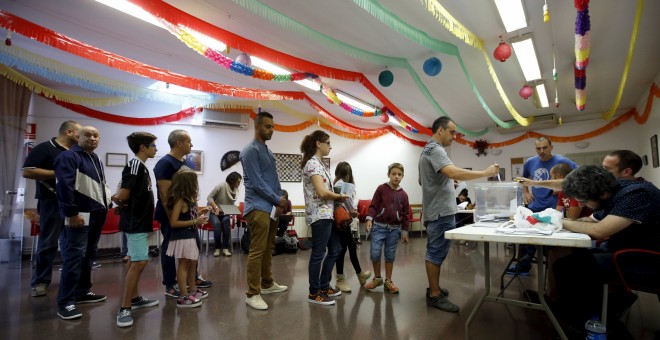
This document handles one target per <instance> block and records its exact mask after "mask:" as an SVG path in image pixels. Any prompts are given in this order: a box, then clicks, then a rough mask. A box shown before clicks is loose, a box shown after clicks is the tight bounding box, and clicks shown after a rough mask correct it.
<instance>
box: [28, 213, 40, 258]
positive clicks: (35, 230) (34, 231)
mask: <svg viewBox="0 0 660 340" xmlns="http://www.w3.org/2000/svg"><path fill="white" fill-rule="evenodd" d="M40 234H41V227H40V226H39V223H37V221H30V236H32V248H31V250H30V262H32V261H33V260H34V252H35V251H36V249H37V244H39V235H40Z"/></svg>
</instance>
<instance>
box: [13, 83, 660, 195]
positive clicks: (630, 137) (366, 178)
mask: <svg viewBox="0 0 660 340" xmlns="http://www.w3.org/2000/svg"><path fill="white" fill-rule="evenodd" d="M645 103H646V95H645V96H644V98H643V100H641V101H640V105H639V106H641V107H639V106H638V110H639V111H640V112H642V111H643V108H644V105H645ZM103 110H106V111H108V112H112V110H115V111H116V112H117V114H123V115H126V114H127V113H126V112H132V111H136V110H140V111H145V110H149V111H154V113H153V114H152V115H151V116H160V115H165V114H168V113H172V112H176V111H177V110H178V109H176V108H173V107H171V106H167V105H162V104H159V105H152V104H130V105H123V106H118V107H108V108H103ZM32 112H33V113H32V114H33V116H32V117H31V119H32V120H33V121H34V122H36V123H37V142H41V141H44V140H47V139H48V138H50V137H51V136H54V135H55V134H56V131H57V129H58V127H59V125H60V124H61V122H62V121H64V120H66V119H74V120H76V121H78V122H80V123H81V124H83V125H93V126H95V127H97V128H98V129H99V131H100V132H101V143H100V146H99V148H98V149H97V153H98V154H99V155H100V156H101V157H102V159H103V160H104V161H105V154H106V153H107V152H114V153H127V154H129V158H130V157H131V156H132V154H131V151H130V149H129V148H128V145H127V144H126V136H127V135H128V134H130V133H131V132H133V131H138V130H144V131H149V132H152V133H154V134H155V135H157V136H158V137H159V139H158V141H157V145H158V154H157V157H159V156H163V155H165V154H167V152H168V151H169V146H168V145H167V136H168V134H169V132H170V131H172V130H173V129H178V128H182V129H186V130H188V131H189V132H190V134H191V136H192V143H193V145H194V147H193V149H195V150H203V151H204V173H203V174H202V175H200V177H199V181H200V191H201V192H200V196H201V198H202V199H204V198H205V197H206V196H207V194H208V193H209V192H210V191H211V189H212V188H213V187H214V186H215V185H216V184H218V183H220V182H221V181H224V179H225V178H226V176H227V174H229V173H230V172H232V171H237V172H239V173H242V172H243V171H242V168H241V165H240V163H239V164H236V165H234V166H233V167H232V168H230V169H227V170H225V171H224V172H223V171H220V159H221V157H222V155H224V154H225V153H226V152H228V151H231V150H238V151H240V150H241V149H242V148H243V147H244V146H245V144H247V143H248V142H249V141H250V140H251V139H252V137H253V135H254V130H253V127H252V126H250V128H249V130H232V129H220V128H206V127H198V126H188V125H175V124H166V125H157V126H130V125H120V124H115V123H109V122H105V121H99V120H94V119H91V118H89V117H86V116H82V115H79V114H77V113H74V112H72V111H69V110H67V109H64V108H62V107H60V106H58V105H55V104H53V103H51V102H50V101H47V100H44V99H43V98H40V97H37V98H36V99H35V100H34V106H33V108H32ZM287 121H290V120H289V119H287ZM275 122H276V123H277V115H276V116H275ZM659 123H660V104H657V105H655V108H654V110H653V112H652V114H651V117H650V118H649V121H648V123H646V124H645V125H639V124H638V123H637V122H635V121H634V119H630V120H628V121H626V122H625V123H623V124H622V125H620V126H618V127H616V128H615V129H613V130H612V131H610V132H608V133H605V134H603V135H601V136H598V137H595V138H592V139H589V140H588V142H589V143H590V145H589V147H587V148H586V149H578V148H576V147H575V145H574V144H573V143H558V142H554V143H553V144H554V153H555V154H568V153H580V152H595V151H603V150H615V149H629V150H633V151H635V152H637V153H639V154H640V155H648V159H649V165H648V166H644V167H643V169H642V171H641V172H640V175H641V176H644V177H645V178H647V179H648V180H650V181H653V182H655V183H660V168H656V169H653V168H652V166H651V155H650V143H649V138H650V137H651V136H652V135H653V134H658V130H659V128H658V127H659V126H660V124H659ZM605 124H607V122H605V121H602V120H594V121H587V122H578V123H571V124H564V125H563V126H560V127H558V128H554V129H549V130H543V131H540V132H541V133H544V134H547V135H550V136H572V135H577V134H581V133H585V132H588V131H592V130H594V129H595V128H597V127H600V126H603V125H605ZM315 129H316V127H315V126H313V127H310V128H308V129H306V130H303V131H299V132H294V133H285V132H277V131H276V132H275V134H274V135H273V139H272V140H271V141H269V142H268V146H269V148H270V149H271V150H272V151H273V152H275V153H299V152H300V150H299V147H300V142H301V141H302V139H303V137H304V136H305V135H306V134H309V133H311V132H312V131H314V130H315ZM330 135H331V137H330V138H331V142H332V151H331V153H330V155H329V157H330V158H331V167H332V169H331V171H332V172H333V173H334V167H335V165H336V164H337V163H338V162H340V161H347V162H349V163H350V164H351V166H352V167H353V173H354V176H355V178H356V181H357V189H358V196H359V197H360V198H366V199H370V198H371V196H372V195H373V192H374V190H375V189H376V187H377V186H378V185H380V184H381V183H384V182H385V181H387V166H388V165H389V164H391V163H393V162H400V163H402V164H403V165H404V167H405V170H406V171H405V177H404V179H403V182H402V186H403V188H404V189H405V190H406V191H407V192H408V195H409V197H410V203H411V204H421V201H422V199H421V188H420V186H419V185H418V184H417V160H418V157H419V153H420V151H421V148H420V147H418V146H414V145H412V144H410V143H408V142H406V141H404V140H401V139H399V138H397V137H395V136H394V135H391V134H388V135H386V136H383V137H380V138H377V139H374V140H354V139H347V138H342V137H339V136H336V135H333V134H330ZM516 136H517V135H516V134H511V135H499V134H497V133H496V132H493V133H489V134H487V135H485V136H481V137H479V139H485V140H487V141H488V142H489V143H495V142H501V141H505V140H508V139H510V138H514V137H516ZM502 151H503V152H502V153H501V154H500V155H498V156H493V155H492V154H491V153H490V152H489V154H488V155H487V156H480V157H477V156H476V155H475V150H473V149H471V148H469V147H466V146H463V145H460V144H457V143H454V145H453V146H452V147H451V150H450V153H451V158H452V161H453V162H454V163H455V164H456V165H457V166H459V167H471V168H473V169H475V170H479V169H483V168H485V167H487V166H488V165H490V164H492V163H494V162H497V163H498V164H500V166H501V167H504V168H506V176H505V178H506V180H507V181H508V180H511V161H510V160H511V158H516V157H528V156H533V155H535V151H534V139H527V140H525V141H523V142H520V143H517V144H514V145H511V146H507V147H505V148H503V150H502ZM148 164H149V165H151V167H153V165H154V164H155V160H153V161H150V162H149V163H148ZM121 170H122V169H121V168H119V167H106V173H107V176H108V183H109V185H110V187H111V188H113V189H114V187H115V186H116V185H117V183H118V181H119V179H120V177H121ZM483 181H485V179H483V180H475V181H470V182H469V183H468V186H469V188H470V189H472V187H473V185H474V183H478V182H483ZM154 183H155V182H154ZM282 188H283V189H285V190H287V191H288V192H289V196H290V199H291V201H292V203H293V205H297V206H302V205H304V199H303V194H302V182H297V183H288V182H284V183H282ZM241 189H242V188H241ZM26 196H27V201H26V207H36V201H35V200H34V199H33V198H32V197H33V196H34V183H33V182H31V183H29V184H28V194H27V195H26ZM243 197H244V192H243V190H241V195H240V196H239V201H241V200H243Z"/></svg>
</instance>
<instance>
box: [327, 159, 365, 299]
mask: <svg viewBox="0 0 660 340" xmlns="http://www.w3.org/2000/svg"><path fill="white" fill-rule="evenodd" d="M344 182H346V183H351V184H355V181H354V180H353V169H351V165H350V164H348V163H347V162H339V164H337V167H336V168H335V182H334V186H335V188H336V187H338V186H339V187H340V188H341V185H342V183H344ZM335 191H337V190H335ZM343 204H344V207H345V208H346V210H347V211H349V212H350V213H351V217H353V221H352V223H351V225H352V224H354V223H359V222H357V219H356V217H357V199H356V195H355V190H353V192H351V193H350V194H349V199H348V200H347V202H344V203H343ZM333 230H334V231H333V232H336V233H338V234H339V242H340V244H341V252H340V253H339V257H338V258H337V262H336V266H337V280H336V287H337V289H339V290H341V291H342V292H350V291H351V287H350V286H349V285H348V284H347V283H346V275H345V274H344V256H346V250H348V254H349V257H350V259H351V264H353V269H355V273H356V274H357V276H358V280H359V281H360V286H364V284H365V283H367V280H368V279H369V277H371V272H370V271H368V270H367V271H362V268H361V267H360V260H358V256H357V248H356V247H357V246H356V245H355V239H353V233H352V231H351V227H350V226H349V227H346V228H344V229H342V230H337V229H335V228H333Z"/></svg>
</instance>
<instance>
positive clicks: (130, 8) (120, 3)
mask: <svg viewBox="0 0 660 340" xmlns="http://www.w3.org/2000/svg"><path fill="white" fill-rule="evenodd" d="M96 2H98V3H102V4H104V5H106V6H108V7H112V8H114V9H116V10H118V11H122V12H124V13H126V14H128V15H131V16H134V17H136V18H138V19H140V20H144V21H146V22H148V23H150V24H152V25H154V26H158V27H160V28H165V26H163V25H162V24H161V23H160V21H158V19H156V18H155V17H154V16H153V15H151V14H150V13H149V12H147V11H145V10H143V9H142V8H141V7H140V6H138V5H134V4H132V3H130V2H128V1H126V0H96Z"/></svg>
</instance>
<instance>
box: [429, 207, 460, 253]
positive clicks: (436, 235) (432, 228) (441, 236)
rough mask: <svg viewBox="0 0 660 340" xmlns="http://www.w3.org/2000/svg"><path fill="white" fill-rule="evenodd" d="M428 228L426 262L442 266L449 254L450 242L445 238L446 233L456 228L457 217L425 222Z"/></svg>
mask: <svg viewBox="0 0 660 340" xmlns="http://www.w3.org/2000/svg"><path fill="white" fill-rule="evenodd" d="M424 225H425V226H426V234H427V235H428V238H427V240H426V261H428V262H431V263H433V264H436V265H441V264H442V262H444V261H445V258H446V257H447V253H448V252H449V246H450V241H449V240H448V239H446V238H445V231H448V230H452V229H454V228H455V227H456V215H448V216H441V217H438V219H437V220H435V221H428V222H424Z"/></svg>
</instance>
